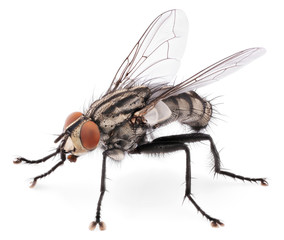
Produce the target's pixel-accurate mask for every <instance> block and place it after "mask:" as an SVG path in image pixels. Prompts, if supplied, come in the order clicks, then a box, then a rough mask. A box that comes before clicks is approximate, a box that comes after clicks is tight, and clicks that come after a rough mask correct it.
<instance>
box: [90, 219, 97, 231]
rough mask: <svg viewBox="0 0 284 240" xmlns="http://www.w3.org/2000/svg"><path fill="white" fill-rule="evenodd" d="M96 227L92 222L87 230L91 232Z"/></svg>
mask: <svg viewBox="0 0 284 240" xmlns="http://www.w3.org/2000/svg"><path fill="white" fill-rule="evenodd" d="M96 226H97V223H96V222H94V221H93V222H91V223H90V225H89V229H90V230H91V231H94V230H95V228H96Z"/></svg>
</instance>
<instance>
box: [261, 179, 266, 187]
mask: <svg viewBox="0 0 284 240" xmlns="http://www.w3.org/2000/svg"><path fill="white" fill-rule="evenodd" d="M261 185H262V186H265V187H266V186H268V182H267V181H266V180H265V179H262V180H261Z"/></svg>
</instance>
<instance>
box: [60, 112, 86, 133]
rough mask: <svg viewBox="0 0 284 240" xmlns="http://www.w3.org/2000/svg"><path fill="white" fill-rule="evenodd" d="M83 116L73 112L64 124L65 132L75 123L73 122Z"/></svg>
mask: <svg viewBox="0 0 284 240" xmlns="http://www.w3.org/2000/svg"><path fill="white" fill-rule="evenodd" d="M82 115H83V113H80V112H73V113H71V114H70V115H69V116H68V117H67V119H66V121H65V124H64V128H63V129H64V131H65V129H66V128H67V127H68V126H69V125H70V124H71V123H73V122H75V121H76V120H77V119H78V118H79V117H81V116H82Z"/></svg>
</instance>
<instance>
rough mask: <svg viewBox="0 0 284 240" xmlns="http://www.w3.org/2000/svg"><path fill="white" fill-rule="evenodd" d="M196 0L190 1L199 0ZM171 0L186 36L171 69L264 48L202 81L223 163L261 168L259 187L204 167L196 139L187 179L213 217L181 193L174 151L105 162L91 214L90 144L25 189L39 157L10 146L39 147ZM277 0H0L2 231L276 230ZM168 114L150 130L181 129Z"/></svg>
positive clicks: (195, 234) (96, 157)
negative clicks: (165, 123) (103, 186)
mask: <svg viewBox="0 0 284 240" xmlns="http://www.w3.org/2000/svg"><path fill="white" fill-rule="evenodd" d="M197 2H198V3H197ZM172 8H180V9H183V10H184V12H185V13H186V14H187V16H188V19H189V38H188V45H187V49H186V52H185V55H184V58H183V61H182V67H181V69H180V74H179V77H180V79H182V78H185V77H188V76H189V75H191V74H194V73H195V72H196V71H198V70H201V69H202V68H203V67H206V66H207V65H209V64H211V63H213V62H215V61H217V60H219V59H221V58H223V57H226V56H227V55H230V54H232V53H234V52H236V51H239V50H242V49H245V48H248V47H256V46H262V47H265V48H266V49H267V53H266V55H264V56H263V57H262V58H260V59H257V60H256V61H255V62H253V63H251V64H250V65H249V66H247V67H245V68H243V69H242V70H240V71H239V72H237V73H235V74H234V75H231V76H228V77H227V78H226V79H223V80H222V81H220V82H218V83H216V84H213V85H210V86H207V87H204V88H203V89H200V90H199V91H198V93H200V94H202V95H209V97H208V98H209V99H210V98H214V97H216V96H221V97H220V98H218V99H216V100H215V101H213V103H215V104H218V103H223V104H220V105H216V107H218V110H219V111H220V113H221V115H216V117H218V118H221V120H215V121H214V124H211V128H210V129H208V131H209V133H210V134H212V136H213V138H214V139H215V141H216V144H217V147H218V149H219V150H221V153H220V154H221V159H222V162H223V166H224V168H226V169H229V170H231V171H233V172H235V173H239V174H242V175H245V176H251V177H253V176H255V177H267V178H268V181H269V184H270V185H269V187H261V186H260V185H258V184H250V183H243V182H241V181H234V180H232V179H229V178H224V177H222V176H219V177H216V178H213V173H212V172H210V169H211V162H210V161H211V160H210V158H211V157H210V154H209V146H208V144H194V145H192V146H191V149H192V151H191V153H192V162H193V163H192V172H193V177H194V179H193V180H192V191H193V194H194V197H195V199H196V201H197V202H198V203H199V204H200V205H201V206H202V207H203V208H204V210H206V211H207V212H208V213H209V214H211V215H212V216H214V217H217V218H220V219H221V220H222V221H224V223H225V227H223V228H219V229H213V228H211V226H210V224H209V222H208V221H207V220H206V219H205V218H203V217H202V216H201V214H197V212H196V209H195V208H194V207H193V206H192V205H191V204H190V203H189V202H188V201H185V202H184V203H183V204H182V200H183V194H184V187H185V186H184V173H185V159H184V153H182V152H181V153H175V154H170V155H166V156H165V157H153V158H152V157H148V156H132V157H127V158H126V159H125V160H124V161H123V162H122V163H121V164H114V163H112V162H110V163H108V165H107V176H108V178H110V180H108V181H107V188H108V191H109V192H107V193H106V194H105V199H104V202H103V210H102V219H103V221H105V222H106V224H107V231H104V232H100V231H98V230H96V231H94V232H91V231H89V230H88V225H89V223H90V222H91V221H92V219H93V217H94V215H95V209H96V202H97V199H98V197H99V184H100V171H101V152H100V151H99V150H97V151H95V152H94V153H91V154H89V155H87V156H84V157H82V158H79V159H78V162H77V163H75V164H73V163H72V164H71V163H69V162H66V164H65V165H64V166H63V167H60V168H59V169H58V170H57V171H56V172H55V173H54V174H52V175H51V176H48V177H47V178H45V179H43V180H41V181H39V182H38V185H37V186H36V187H35V188H34V189H29V188H28V185H29V181H30V179H29V178H30V177H33V176H36V175H37V174H40V173H42V172H45V171H47V170H48V169H49V168H50V167H51V166H52V165H54V164H55V163H56V160H51V161H50V162H49V163H46V164H43V165H41V166H29V165H18V166H16V165H13V164H12V160H13V159H14V158H15V157H16V156H18V154H19V155H21V156H24V157H27V158H31V159H36V158H39V157H42V156H44V155H46V154H48V153H49V152H50V150H52V149H53V148H54V147H55V145H54V143H53V140H54V138H55V136H54V135H53V134H58V133H60V132H61V130H62V126H63V123H64V121H65V118H66V116H67V115H68V114H69V113H71V112H73V111H80V110H82V109H83V108H84V106H88V104H89V103H90V101H91V100H92V95H93V96H94V98H97V97H99V96H100V94H101V93H103V91H105V90H106V89H107V88H108V86H109V84H110V82H111V80H112V78H113V76H114V74H115V72H116V70H117V68H118V67H119V65H120V63H121V62H122V60H123V59H124V58H125V57H126V55H127V54H128V53H129V51H130V50H131V49H132V47H133V46H134V44H135V43H136V41H137V40H138V38H139V37H140V36H141V34H142V33H143V32H144V30H145V29H146V27H147V26H148V24H150V22H151V21H152V20H153V19H154V18H155V17H156V16H157V15H158V14H160V13H162V12H164V11H166V10H168V9H172ZM282 10H283V7H282V5H281V1H275V0H271V1H242V0H238V1H218V0H216V1H209V0H208V1H191V0H186V1H179V0H172V1H169V0H159V1H153V0H151V1H148V0H143V1H123V0H121V1H104V2H103V3H102V1H62V0H56V1H30V0H28V1H13V0H10V1H1V3H0V80H1V89H0V91H1V92H0V98H1V99H0V104H1V111H2V113H1V138H0V139H1V158H0V164H1V166H0V186H1V188H0V191H1V197H0V202H1V204H0V228H1V230H0V238H1V239H20V238H21V239H30V240H33V239H41V240H44V239H59V238H64V239H111V237H115V238H119V239H120V238H121V239H172V238H176V239H189V238H191V239H206V238H210V239H219V240H220V239H258V240H261V239H269V238H271V237H272V236H277V239H280V238H281V237H283V235H284V234H283V229H282V228H283V227H282V225H283V224H282V222H283V219H282V216H283V214H284V212H283V200H284V199H283V194H282V192H283V190H282V189H283V184H282V183H283V150H282V149H283V144H282V143H283V120H284V119H283V113H282V111H283V107H282V102H283V98H282V95H283V91H282V89H283V85H282V82H283V74H282V68H283V42H284V38H283V22H284V18H283V11H282ZM176 127H177V126H174V127H171V128H170V129H168V130H167V129H165V130H164V131H163V132H161V134H169V133H173V132H178V131H179V132H184V129H183V128H181V129H178V128H176ZM280 235H281V236H280Z"/></svg>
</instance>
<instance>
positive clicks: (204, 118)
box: [163, 91, 212, 130]
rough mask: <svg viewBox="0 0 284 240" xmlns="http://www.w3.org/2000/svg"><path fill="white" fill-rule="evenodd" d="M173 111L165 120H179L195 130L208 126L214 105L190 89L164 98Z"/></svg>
mask: <svg viewBox="0 0 284 240" xmlns="http://www.w3.org/2000/svg"><path fill="white" fill-rule="evenodd" d="M163 102H164V103H165V104H166V105H167V106H168V107H169V109H170V110H171V112H172V115H171V117H170V118H169V119H168V120H167V121H166V122H165V123H167V122H172V121H176V120H177V121H179V122H181V123H183V124H187V125H189V126H190V127H191V128H193V129H194V130H200V129H201V128H204V127H206V126H207V124H208V122H209V120H210V118H211V116H212V105H211V104H210V103H209V102H208V101H206V100H205V99H203V98H201V97H200V96H199V95H198V94H197V93H196V92H194V91H190V92H185V93H181V94H179V95H176V96H172V97H169V98H166V99H164V100H163Z"/></svg>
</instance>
